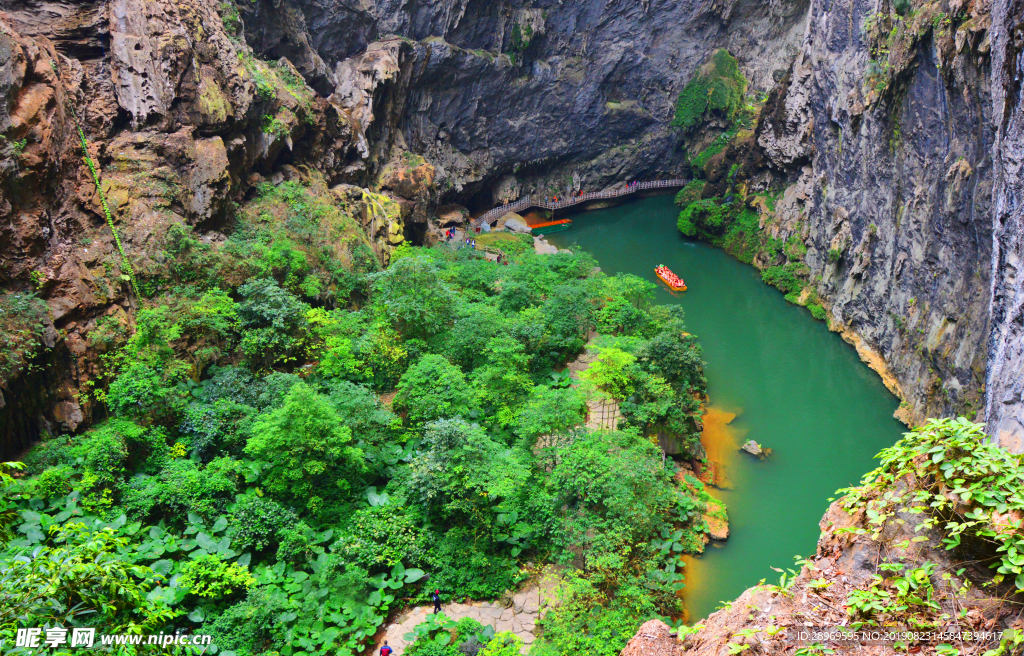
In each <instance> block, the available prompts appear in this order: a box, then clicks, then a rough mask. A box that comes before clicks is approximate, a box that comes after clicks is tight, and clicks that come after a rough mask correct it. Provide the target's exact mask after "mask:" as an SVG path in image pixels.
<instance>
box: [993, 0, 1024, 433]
mask: <svg viewBox="0 0 1024 656" xmlns="http://www.w3.org/2000/svg"><path fill="white" fill-rule="evenodd" d="M1022 52H1024V3H1021V2H1020V1H1019V0H994V1H993V3H992V102H993V108H994V113H995V125H996V127H997V133H996V141H995V156H994V161H995V197H994V199H993V201H994V204H995V208H994V221H993V224H992V225H993V240H992V266H991V273H990V275H991V278H992V293H991V301H990V302H991V312H992V316H991V322H992V334H991V340H990V342H989V344H988V346H989V369H988V378H987V392H988V396H987V403H986V407H985V414H986V418H987V420H988V432H989V434H991V435H993V436H994V437H995V439H996V440H998V442H999V443H1000V444H1001V445H1004V446H1006V447H1007V448H1009V449H1011V450H1012V451H1013V452H1015V453H1021V452H1024V275H1022V273H1024V272H1022V269H1024V107H1022V103H1021V100H1022V99H1021V77H1022V76H1024V62H1022V60H1021V53H1022Z"/></svg>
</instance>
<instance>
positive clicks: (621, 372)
mask: <svg viewBox="0 0 1024 656" xmlns="http://www.w3.org/2000/svg"><path fill="white" fill-rule="evenodd" d="M634 362H636V357H634V356H633V355H630V354H629V353H626V352H625V351H623V350H621V349H617V348H614V347H605V348H601V349H599V350H598V356H597V359H596V360H594V362H593V363H592V364H591V365H590V368H589V369H585V370H584V371H581V372H580V379H582V380H583V381H585V382H586V383H588V384H589V385H590V386H592V387H593V388H595V389H596V390H597V391H598V393H599V394H604V395H607V396H610V397H612V398H613V399H624V398H626V397H627V396H629V395H630V393H631V392H632V391H633V381H632V379H631V377H630V373H631V372H630V369H631V368H632V366H633V363H634Z"/></svg>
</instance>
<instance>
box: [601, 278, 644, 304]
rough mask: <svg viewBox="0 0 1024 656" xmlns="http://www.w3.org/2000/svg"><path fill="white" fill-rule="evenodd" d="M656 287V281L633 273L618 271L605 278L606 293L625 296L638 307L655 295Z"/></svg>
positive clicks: (613, 295)
mask: <svg viewBox="0 0 1024 656" xmlns="http://www.w3.org/2000/svg"><path fill="white" fill-rule="evenodd" d="M655 289H657V286H656V285H655V284H654V283H652V282H649V281H647V280H644V279H643V278H641V277H640V276H637V275H633V274H632V273H618V274H615V275H614V276H611V277H608V278H605V279H604V292H605V294H607V295H608V296H611V297H621V298H624V299H626V301H628V302H629V303H631V304H632V305H633V307H636V308H638V309H639V308H640V307H641V304H646V303H647V302H649V301H650V299H652V298H653V297H654V290H655Z"/></svg>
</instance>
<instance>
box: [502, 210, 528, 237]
mask: <svg viewBox="0 0 1024 656" xmlns="http://www.w3.org/2000/svg"><path fill="white" fill-rule="evenodd" d="M498 225H500V226H502V227H503V228H505V229H506V230H511V231H512V232H521V233H523V234H529V232H530V226H528V225H526V221H524V220H523V217H521V216H519V215H518V214H515V213H513V212H509V213H508V214H506V215H505V216H503V217H501V218H500V219H498Z"/></svg>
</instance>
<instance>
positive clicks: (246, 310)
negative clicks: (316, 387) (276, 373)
mask: <svg viewBox="0 0 1024 656" xmlns="http://www.w3.org/2000/svg"><path fill="white" fill-rule="evenodd" d="M238 293H239V294H241V295H242V297H243V298H244V299H245V300H244V301H242V302H241V303H240V304H239V305H238V318H239V321H240V324H241V326H242V328H244V329H245V331H244V333H243V336H242V343H241V348H242V351H243V352H244V353H245V354H246V355H248V356H249V358H250V360H252V361H253V362H255V363H257V364H260V365H262V366H266V365H268V364H271V363H273V362H287V361H289V360H294V359H295V358H296V356H297V351H298V349H299V346H300V344H301V342H302V340H303V338H304V337H305V328H306V313H307V312H308V310H309V306H308V305H306V304H305V303H303V302H302V301H300V300H299V299H298V298H296V297H295V296H294V295H293V294H291V293H290V292H288V291H285V290H283V289H281V288H280V287H279V286H278V285H277V282H276V281H274V280H272V279H269V278H262V279H256V280H250V281H249V282H247V283H246V284H244V285H242V286H241V287H240V288H239V290H238Z"/></svg>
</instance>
